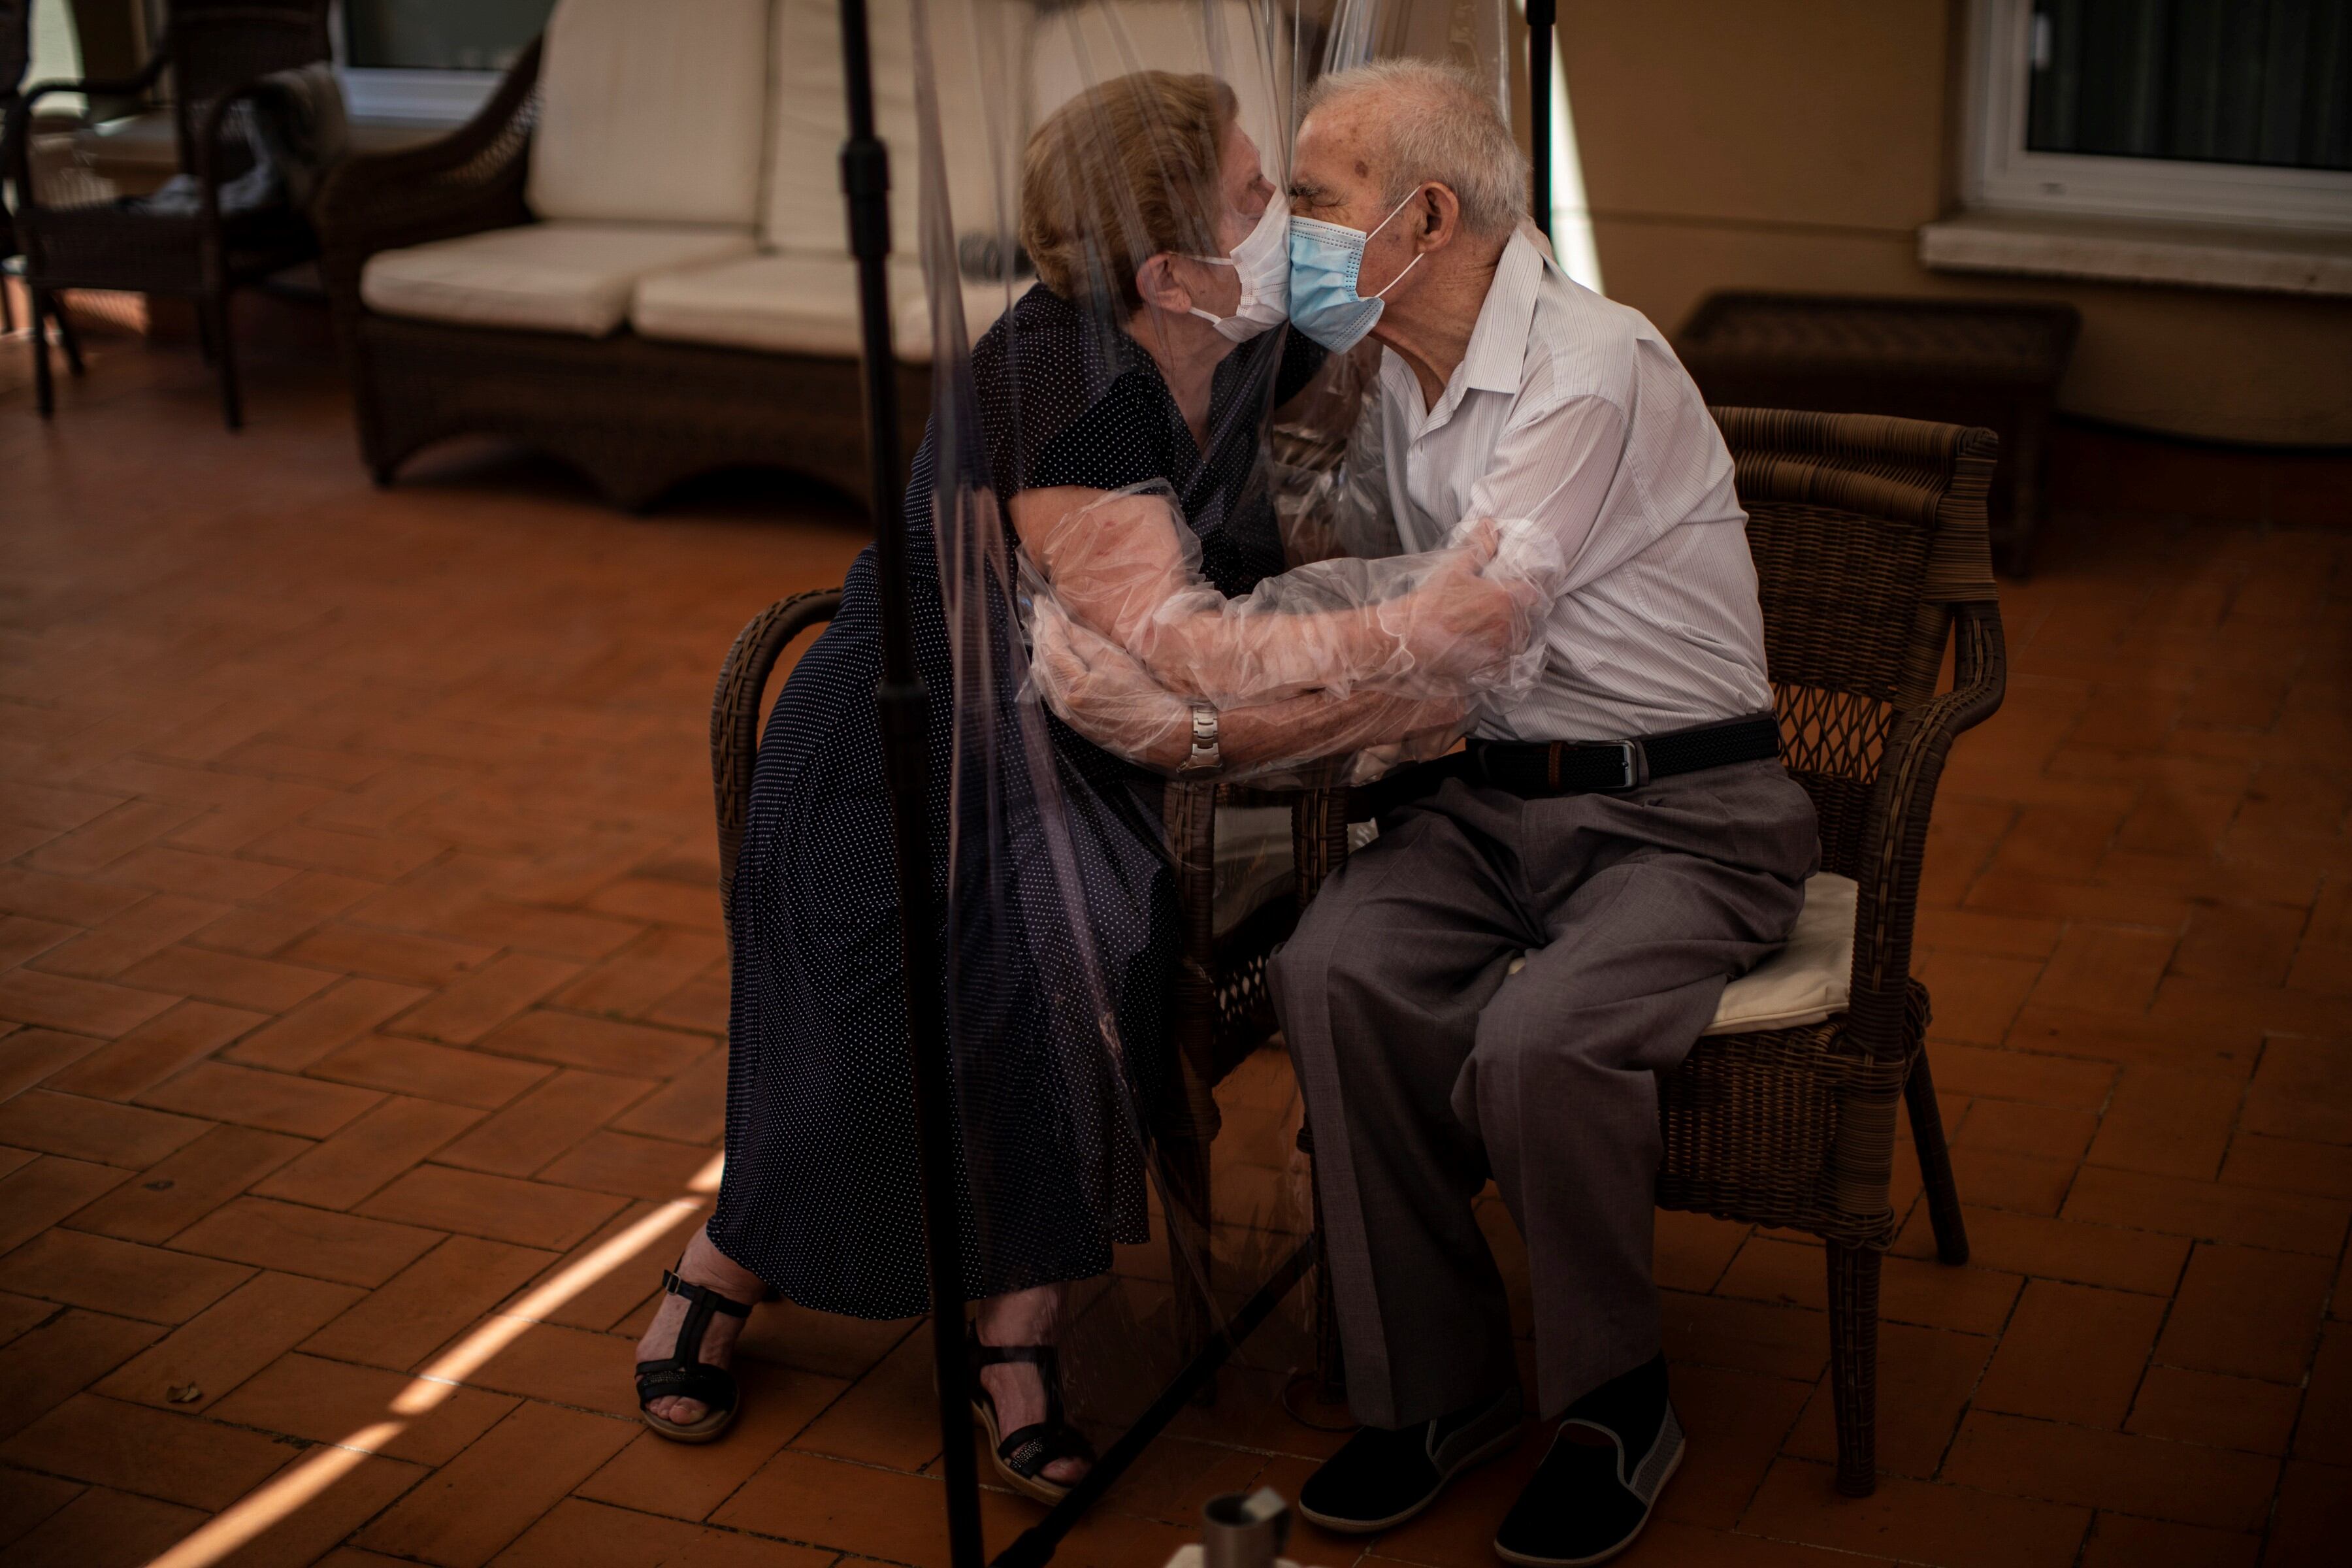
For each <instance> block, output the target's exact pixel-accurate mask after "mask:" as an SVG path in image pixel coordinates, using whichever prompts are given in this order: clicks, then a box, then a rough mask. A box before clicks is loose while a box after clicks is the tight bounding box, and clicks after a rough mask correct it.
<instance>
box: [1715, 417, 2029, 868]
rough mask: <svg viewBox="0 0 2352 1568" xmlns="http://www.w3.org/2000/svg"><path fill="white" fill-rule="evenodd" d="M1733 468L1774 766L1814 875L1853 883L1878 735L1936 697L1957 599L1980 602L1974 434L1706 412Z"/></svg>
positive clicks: (1985, 558) (1989, 460) (1986, 483)
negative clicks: (1803, 821)
mask: <svg viewBox="0 0 2352 1568" xmlns="http://www.w3.org/2000/svg"><path fill="white" fill-rule="evenodd" d="M1714 414H1715V416H1716V421H1717V424H1718V425H1719V426H1721V427H1722V429H1723V434H1724V439H1725V441H1726V442H1727V444H1728V445H1729V447H1730V448H1731V455H1732V458H1733V461H1734V462H1735V463H1736V464H1737V466H1738V478H1737V481H1736V482H1737V484H1738V490H1739V501H1740V504H1741V505H1742V506H1743V507H1745V508H1746V509H1747V511H1748V548H1749V550H1750V551H1751V552H1753V554H1754V556H1755V559H1756V573H1757V577H1758V580H1759V589H1760V592H1761V595H1762V600H1763V608H1764V646H1765V656H1766V658H1767V660H1768V661H1769V667H1770V669H1771V676H1772V691H1773V699H1774V702H1775V705H1776V706H1777V708H1778V709H1779V710H1780V731H1781V742H1782V750H1783V755H1784V757H1785V759H1786V761H1787V763H1788V767H1789V772H1790V774H1791V775H1793V776H1794V777H1795V778H1796V779H1797V781H1798V782H1799V783H1800V784H1802V785H1803V786H1804V788H1805V792H1806V793H1807V794H1808V795H1811V796H1812V800H1813V805H1814V808H1815V810H1816V811H1817V812H1818V813H1819V814H1820V816H1821V834H1822V867H1823V868H1824V869H1826V870H1831V871H1835V872H1838V873H1840V874H1841V875H1843V876H1848V877H1853V878H1855V879H1863V878H1864V877H1866V876H1867V875H1868V874H1869V873H1868V871H1867V869H1866V868H1864V865H1863V864H1862V861H1863V857H1864V846H1865V844H1866V843H1867V842H1868V841H1869V840H1868V838H1867V836H1866V834H1865V828H1866V826H1867V825H1868V822H1869V817H1870V811H1871V804H1872V798H1873V795H1874V792H1875V791H1876V789H1877V786H1878V782H1879V762H1880V759H1881V757H1882V756H1883V755H1884V753H1885V748H1886V742H1887V738H1888V737H1889V736H1890V735H1891V734H1892V733H1893V732H1894V731H1895V725H1896V724H1897V722H1899V721H1900V720H1901V718H1902V716H1903V714H1904V713H1905V712H1906V711H1907V710H1910V709H1912V708H1915V707H1916V706H1917V705H1918V704H1920V703H1922V702H1924V701H1926V700H1927V699H1928V698H1930V697H1932V696H1933V695H1934V694H1935V690H1936V683H1937V677H1938V675H1939V673H1940V671H1941V669H1942V668H1943V663H1944V655H1945V649H1946V647H1947V646H1948V644H1949V642H1950V640H1951V630H1952V618H1953V616H1954V615H1955V614H1956V613H1957V608H1958V605H1963V604H1967V603H1971V602H1990V601H1991V600H1992V599H1993V598H1994V596H1995V594H1994V588H1993V580H1992V567H1991V561H1990V552H1989V542H1988V539H1987V533H1986V524H1985V498H1986V494H1987V492H1988V490H1989V489H1990V485H1991V481H1992V466H1993V454H1994V451H1995V448H1996V447H1997V446H1998V442H1997V441H1996V439H1995V437H1994V436H1993V434H1992V432H1990V431H1989V430H1976V429H1969V428H1965V427H1963V426H1957V425H1933V424H1927V423H1926V422H1923V421H1920V420H1916V419H1894V418H1887V417H1884V416H1876V415H1861V414H1809V413H1797V412H1791V411H1789V410H1785V409H1762V408H1717V409H1715V410H1714Z"/></svg>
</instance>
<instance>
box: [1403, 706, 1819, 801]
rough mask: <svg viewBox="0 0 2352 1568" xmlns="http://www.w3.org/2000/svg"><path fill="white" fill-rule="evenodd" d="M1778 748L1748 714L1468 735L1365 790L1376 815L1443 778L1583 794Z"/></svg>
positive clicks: (1520, 791) (1768, 725)
mask: <svg viewBox="0 0 2352 1568" xmlns="http://www.w3.org/2000/svg"><path fill="white" fill-rule="evenodd" d="M1779 755H1780V721H1779V720H1778V719H1775V718H1774V717H1773V716H1772V715H1771V714H1769V713H1754V714H1750V715H1748V717H1747V718H1744V719H1727V720H1725V721H1722V722H1720V723H1715V724H1701V725H1698V726H1696V728H1693V729H1688V730H1674V731H1667V732H1666V733H1664V734H1659V735H1644V736H1641V737H1639V738H1638V739H1635V740H1630V741H1551V742H1518V741H1473V742H1470V743H1469V745H1468V746H1467V747H1465V749H1463V750H1462V751H1459V752H1454V754H1453V755H1451V756H1445V757H1440V758H1438V759H1437V760H1436V761H1434V762H1430V763H1422V764H1421V765H1420V766H1418V767H1412V768H1406V769H1403V770H1402V771H1401V772H1399V773H1391V774H1390V775H1389V776H1388V777H1387V778H1384V779H1382V780H1381V781H1380V782H1379V783H1378V784H1373V785H1371V786H1370V794H1371V796H1372V800H1373V803H1374V805H1373V810H1374V813H1375V815H1377V814H1379V813H1381V812H1386V811H1390V810H1392V809H1394V808H1395V807H1397V806H1399V805H1403V804H1404V803H1405V802H1406V801H1409V800H1413V799H1417V798H1418V797H1420V796H1422V795H1429V794H1432V793H1433V792H1434V791H1435V790H1436V789H1437V788H1438V787H1439V786H1440V785H1442V784H1444V782H1445V781H1446V780H1447V779H1450V778H1458V779H1461V780H1463V781H1464V782H1465V783H1468V784H1486V785H1488V786H1489V787H1491V788H1494V789H1499V790H1507V791H1508V792H1509V793H1511V794H1512V795H1521V796H1525V797H1527V798H1528V799H1535V798H1538V797H1540V796H1544V795H1587V794H1595V793H1601V792H1606V791H1612V790H1628V789H1639V788H1641V787H1642V785H1643V784H1647V783H1649V782H1650V781H1651V780H1652V779H1663V778H1671V777H1673V776H1674V775H1675V774H1676V773H1698V772H1700V771H1702V770H1704V769H1706V768H1721V767H1728V766H1730V765H1731V764H1732V763H1760V762H1767V761H1769V760H1770V759H1772V758H1774V757H1778V756H1779Z"/></svg>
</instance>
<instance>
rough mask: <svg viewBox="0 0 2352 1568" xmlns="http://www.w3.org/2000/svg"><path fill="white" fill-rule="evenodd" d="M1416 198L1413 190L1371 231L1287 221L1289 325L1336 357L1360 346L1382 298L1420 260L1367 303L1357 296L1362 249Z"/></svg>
mask: <svg viewBox="0 0 2352 1568" xmlns="http://www.w3.org/2000/svg"><path fill="white" fill-rule="evenodd" d="M1417 195H1421V192H1420V191H1419V190H1417V189H1416V190H1415V191H1413V192H1412V195H1408V196H1406V197H1405V199H1404V200H1403V201H1401V202H1399V203H1397V205H1395V206H1393V207H1391V208H1390V209H1389V216H1388V217H1384V218H1382V219H1381V221H1380V222H1378V223H1376V224H1374V225H1372V226H1371V227H1370V229H1360V228H1349V226H1347V225H1345V224H1338V223H1324V222H1322V221H1320V220H1319V219H1317V218H1311V217H1294V218H1292V219H1291V220H1290V320H1291V324H1292V325H1294V326H1296V327H1297V329H1298V330H1299V331H1302V332H1305V333H1306V334H1307V336H1308V337H1310V338H1313V339H1314V340H1315V341H1316V342H1318V343H1321V344H1322V345H1323V346H1324V347H1325V348H1327V349H1329V350H1330V351H1331V352H1332V353H1335V354H1343V353H1347V352H1348V351H1349V349H1351V348H1354V347H1355V346H1356V345H1357V344H1358V343H1360V342H1363V341H1364V334H1365V333H1366V332H1369V331H1371V330H1372V323H1373V322H1375V321H1379V320H1380V319H1381V310H1383V309H1385V308H1386V301H1385V300H1382V299H1381V295H1384V294H1386V293H1387V292H1388V291H1389V289H1393V288H1395V287H1396V286H1397V285H1398V284H1399V283H1401V282H1402V281H1403V280H1404V272H1410V271H1412V269H1413V268H1416V267H1418V266H1420V265H1421V258H1420V257H1418V256H1416V257H1414V258H1412V260H1411V261H1409V262H1407V263H1405V268H1404V272H1400V273H1398V274H1397V275H1396V276H1395V277H1394V278H1391V279H1389V282H1388V288H1387V289H1381V292H1380V293H1379V294H1375V295H1373V296H1372V297H1371V298H1370V299H1369V300H1368V299H1365V298H1363V297H1362V296H1360V295H1359V294H1358V293H1357V292H1356V275H1357V274H1358V273H1360V272H1361V271H1362V270H1363V269H1364V247H1365V246H1366V245H1367V244H1369V243H1370V240H1371V237H1372V236H1373V235H1376V234H1378V233H1380V232H1381V230H1382V229H1384V228H1386V227H1388V226H1389V218H1392V217H1394V216H1396V215H1397V214H1399V213H1401V212H1402V211H1404V209H1405V208H1406V207H1407V206H1409V205H1412V198H1413V196H1417Z"/></svg>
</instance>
